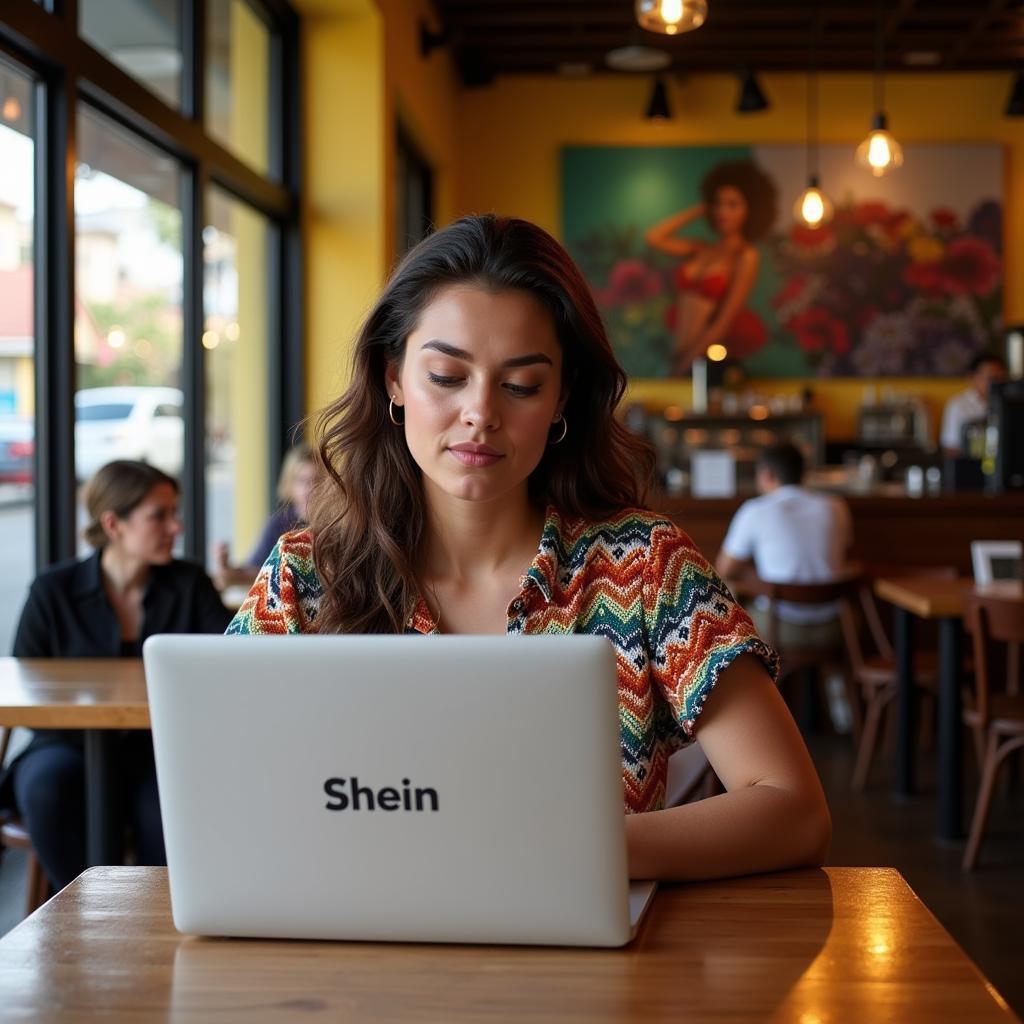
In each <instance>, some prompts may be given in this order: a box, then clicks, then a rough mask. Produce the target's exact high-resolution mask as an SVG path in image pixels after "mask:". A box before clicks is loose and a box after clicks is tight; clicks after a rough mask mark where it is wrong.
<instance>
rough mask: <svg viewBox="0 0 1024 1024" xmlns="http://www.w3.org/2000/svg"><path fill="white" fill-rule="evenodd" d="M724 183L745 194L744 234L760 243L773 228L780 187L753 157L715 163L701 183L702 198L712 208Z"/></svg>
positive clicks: (750, 240)
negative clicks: (716, 194) (776, 185)
mask: <svg viewBox="0 0 1024 1024" xmlns="http://www.w3.org/2000/svg"><path fill="white" fill-rule="evenodd" d="M723 185H731V186H732V187H733V188H735V189H739V191H740V192H742V193H743V198H744V199H746V201H747V219H746V221H745V222H744V224H743V237H744V238H746V240H747V241H748V242H759V241H760V240H761V239H762V238H764V236H765V235H767V234H768V232H769V231H770V230H771V228H772V225H773V224H774V223H775V218H776V217H777V216H778V212H779V210H778V207H779V190H778V189H777V188H776V187H775V182H774V181H772V179H771V178H769V177H768V175H767V174H765V172H764V171H762V170H761V168H760V167H758V166H757V164H755V163H754V161H753V160H732V161H730V162H728V163H724V164H716V165H715V166H714V167H712V168H711V170H710V171H708V173H707V174H705V175H704V180H703V181H702V182H701V183H700V193H701V197H702V198H703V200H704V203H705V205H706V206H707V208H708V210H709V211H710V209H711V204H712V203H713V202H714V199H715V193H716V192H717V191H718V190H719V189H720V188H721V187H722V186H723Z"/></svg>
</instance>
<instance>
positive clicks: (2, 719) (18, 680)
mask: <svg viewBox="0 0 1024 1024" xmlns="http://www.w3.org/2000/svg"><path fill="white" fill-rule="evenodd" d="M0 725H6V726H14V725H23V726H26V727H28V728H30V729H148V728H149V706H148V703H147V700H146V678H145V675H144V673H143V670H142V660H141V659H140V658H0Z"/></svg>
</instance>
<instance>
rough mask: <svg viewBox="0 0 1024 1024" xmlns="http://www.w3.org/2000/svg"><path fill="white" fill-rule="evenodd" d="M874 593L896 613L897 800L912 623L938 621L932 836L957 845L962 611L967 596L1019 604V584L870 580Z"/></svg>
mask: <svg viewBox="0 0 1024 1024" xmlns="http://www.w3.org/2000/svg"><path fill="white" fill-rule="evenodd" d="M875 593H876V594H877V595H878V596H879V597H880V598H882V600H884V601H889V602H890V603H891V604H893V605H894V606H895V608H896V618H895V624H896V629H895V633H896V636H895V641H896V644H895V646H896V667H897V679H898V684H897V685H898V694H897V703H896V734H897V742H896V791H897V793H899V794H900V795H903V796H908V795H910V794H911V793H913V791H914V752H915V751H914V679H913V652H914V619H915V617H917V618H922V619H936V620H938V626H939V700H938V714H937V718H938V733H939V742H938V756H939V821H938V835H939V838H940V839H960V838H962V837H963V835H964V825H963V722H962V716H961V706H960V705H961V701H960V687H961V672H960V665H961V637H962V634H963V625H962V619H963V616H964V608H965V606H966V602H967V600H968V599H969V598H970V597H972V596H986V595H990V596H996V597H1003V598H1007V597H1009V598H1013V599H1015V600H1024V584H1021V583H1020V582H1000V583H992V584H988V585H986V586H980V587H979V586H975V585H974V583H973V582H972V581H971V580H968V579H954V580H942V579H934V578H928V577H925V576H921V577H917V576H906V577H902V578H900V579H879V580H876V581H875Z"/></svg>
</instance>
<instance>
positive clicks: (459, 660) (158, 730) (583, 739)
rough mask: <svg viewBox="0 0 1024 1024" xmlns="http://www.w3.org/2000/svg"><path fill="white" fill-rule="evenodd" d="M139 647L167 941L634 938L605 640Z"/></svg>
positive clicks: (397, 639) (255, 641)
mask: <svg viewBox="0 0 1024 1024" xmlns="http://www.w3.org/2000/svg"><path fill="white" fill-rule="evenodd" d="M143 655H144V659H145V667H146V678H147V685H148V690H149V701H150V712H151V718H152V726H153V738H154V746H155V751H156V765H157V775H158V781H159V787H160V800H161V810H162V815H163V822H164V833H165V842H166V848H167V860H168V868H169V875H170V887H171V901H172V910H173V915H174V922H175V925H176V926H177V927H178V929H179V930H181V931H184V932H190V933H198V934H210V935H238V936H268V937H269V936H273V937H294V938H321V939H324V938H337V939H371V940H400V941H447V942H500V943H542V944H567V945H620V944H622V943H625V942H627V941H628V940H629V938H630V911H629V900H628V882H627V866H626V849H625V825H624V813H623V796H622V765H621V760H620V758H621V754H620V746H619V725H618V706H617V682H616V673H615V659H614V653H613V650H612V647H611V646H610V645H609V644H608V642H607V641H606V640H604V639H603V638H600V637H593V636H587V637H582V636H573V637H545V636H530V637H522V636H520V637H505V636H452V637H447V636H444V637H419V636H387V637H381V636H347V637H338V636H323V637H321V636H303V637H218V636H180V635H174V636H172V635H167V636H156V637H151V638H150V639H149V640H147V641H146V644H145V646H144V649H143ZM647 896H648V897H649V892H648V893H647ZM634 903H635V905H636V907H637V908H639V907H640V906H642V905H645V904H646V899H645V898H644V896H643V894H640V895H639V896H636V897H635V898H634Z"/></svg>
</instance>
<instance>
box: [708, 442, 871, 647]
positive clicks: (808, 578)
mask: <svg viewBox="0 0 1024 1024" xmlns="http://www.w3.org/2000/svg"><path fill="white" fill-rule="evenodd" d="M803 475H804V459H803V456H802V455H801V454H800V452H799V450H798V449H797V448H796V447H795V446H794V445H792V444H788V443H784V444H777V445H773V446H771V447H770V448H766V449H764V451H763V452H761V455H760V457H759V458H758V463H757V489H758V491H759V494H760V496H759V497H757V498H751V499H750V500H749V501H746V502H744V503H743V505H741V506H740V508H739V509H738V510H737V512H736V515H735V516H734V517H733V520H732V523H731V524H730V525H729V532H728V533H727V534H726V537H725V540H724V541H723V542H722V550H721V551H720V552H719V554H718V559H717V560H716V562H715V568H716V569H717V570H718V572H719V574H720V575H721V576H723V577H725V578H726V579H729V578H733V579H735V578H736V577H738V576H741V575H742V574H743V573H744V572H745V571H748V570H749V569H750V568H751V567H753V568H754V569H755V571H756V572H757V575H758V576H759V577H760V578H761V579H762V580H765V581H767V582H770V583H827V582H829V581H830V580H834V579H836V578H838V577H839V576H841V575H842V572H843V568H844V566H845V564H846V555H847V551H848V549H849V547H850V544H851V542H852V540H853V528H852V524H851V520H850V510H849V509H848V508H847V506H846V502H845V501H843V499H842V498H840V497H837V496H834V495H829V494H821V493H818V492H816V491H811V490H808V489H807V488H805V487H802V486H801V481H802V480H803ZM766 604H767V599H766V598H758V599H757V601H756V602H755V604H754V608H753V610H752V612H751V617H752V618H753V620H754V624H755V625H756V626H757V628H758V631H759V632H761V633H766V632H767V631H768V612H767V610H766V607H765V606H766ZM777 616H778V620H779V622H778V625H779V634H778V638H777V639H778V643H779V645H780V646H781V647H786V646H801V647H806V646H811V647H816V646H827V645H831V644H833V643H837V642H839V639H840V636H841V634H840V628H839V622H838V619H837V616H836V608H835V606H834V605H832V604H827V605H820V606H808V605H793V604H787V603H785V602H780V603H779V606H778V609H777Z"/></svg>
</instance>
